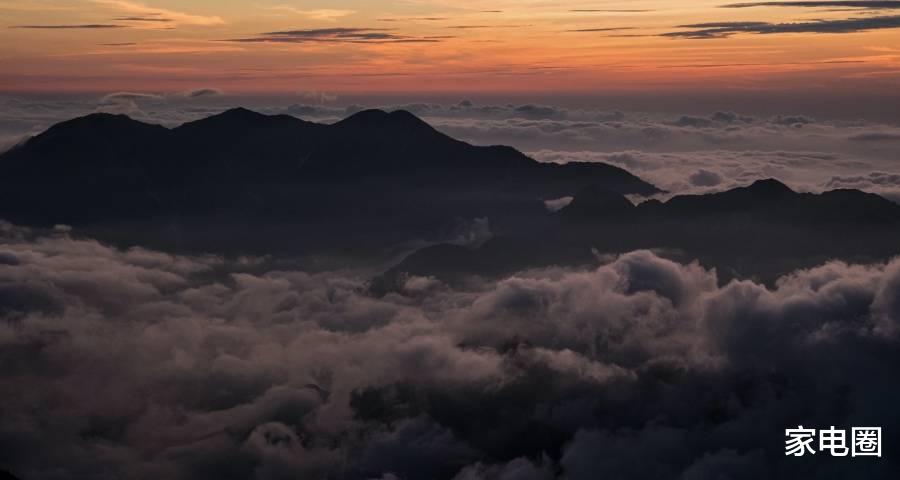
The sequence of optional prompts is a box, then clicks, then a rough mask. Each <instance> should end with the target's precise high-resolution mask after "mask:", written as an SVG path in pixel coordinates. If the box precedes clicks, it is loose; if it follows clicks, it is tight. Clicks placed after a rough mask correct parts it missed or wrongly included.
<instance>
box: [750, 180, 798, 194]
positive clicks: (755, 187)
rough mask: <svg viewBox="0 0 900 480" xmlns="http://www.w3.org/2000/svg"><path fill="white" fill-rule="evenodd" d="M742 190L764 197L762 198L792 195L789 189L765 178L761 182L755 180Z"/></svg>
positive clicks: (776, 181)
mask: <svg viewBox="0 0 900 480" xmlns="http://www.w3.org/2000/svg"><path fill="white" fill-rule="evenodd" d="M744 189H745V190H746V191H748V192H753V193H754V194H758V195H764V196H784V195H793V194H794V193H796V192H794V191H793V190H792V189H791V187H789V186H787V185H785V184H784V183H781V182H780V181H778V180H775V179H774V178H766V179H763V180H757V181H755V182H753V183H752V184H750V186H747V187H744Z"/></svg>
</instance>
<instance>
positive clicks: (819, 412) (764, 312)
mask: <svg viewBox="0 0 900 480" xmlns="http://www.w3.org/2000/svg"><path fill="white" fill-rule="evenodd" d="M0 235H2V243H0V315H2V322H0V364H2V365H0V366H2V369H3V371H4V375H3V377H2V378H0V394H2V395H3V396H4V398H5V399H6V400H5V401H4V405H3V408H2V410H0V416H2V421H0V464H2V465H5V466H7V467H9V468H11V469H12V470H13V471H14V472H16V473H17V474H18V475H20V476H22V477H24V478H28V479H44V478H101V477H108V476H109V475H114V476H119V477H155V478H173V479H177V478H192V479H198V478H256V479H275V478H360V479H368V478H371V479H401V478H402V479H418V478H447V479H452V478H456V479H460V480H462V479H501V478H502V479H506V478H517V479H518V478H523V479H553V478H565V479H570V480H576V479H593V478H598V476H599V477H607V476H611V477H614V478H622V479H631V478H635V479H637V478H684V479H696V478H701V479H712V478H763V477H765V478H812V477H815V476H817V475H820V474H824V473H826V472H827V473H828V474H832V475H838V476H851V475H857V476H858V475H859V474H860V472H865V473H866V474H870V475H874V476H883V477H884V478H888V477H889V476H891V474H896V473H897V471H898V470H897V469H898V467H900V466H898V464H897V463H896V462H897V461H896V459H897V458H898V457H897V455H896V454H897V450H896V448H895V447H894V446H895V445H898V443H897V441H896V432H893V431H892V430H891V429H890V428H888V429H887V430H886V432H885V434H886V435H887V437H886V439H885V448H886V449H887V450H886V455H885V458H884V459H881V460H880V461H871V462H866V461H865V460H861V459H856V460H854V461H838V460H832V459H829V458H816V462H804V461H797V460H796V459H793V458H786V457H785V456H784V452H783V429H784V428H785V427H786V426H795V425H796V424H799V423H802V424H804V425H821V426H823V427H824V426H828V425H832V424H834V425H843V426H848V427H849V426H851V425H863V424H874V425H883V426H885V427H889V426H891V425H897V424H898V423H900V414H898V413H897V411H896V409H895V408H894V406H895V405H896V404H897V402H898V401H900V389H897V388H896V385H895V381H894V379H895V372H893V365H896V364H897V362H898V360H900V344H898V341H900V337H898V335H900V329H898V327H900V262H898V261H894V262H891V263H888V264H882V265H870V266H862V265H847V264H844V263H841V262H831V263H828V264H826V265H823V266H821V267H818V268H815V269H811V270H805V271H798V272H796V273H794V274H792V275H790V276H787V277H785V278H783V279H781V280H780V281H779V282H778V285H777V288H775V289H774V290H770V289H767V288H765V287H763V286H760V285H757V284H754V283H752V282H748V281H735V282H732V283H729V284H727V285H724V286H719V285H718V282H717V279H716V275H715V273H714V272H711V271H708V270H705V269H704V268H702V267H700V266H698V265H696V264H691V265H680V264H677V263H673V262H670V261H668V260H664V259H661V258H659V257H657V256H655V255H654V254H652V253H650V252H633V253H630V254H627V255H623V256H621V257H618V258H615V259H610V260H608V261H607V262H606V263H604V264H601V265H598V266H597V267H596V268H594V269H590V270H563V269H547V270H540V271H530V272H521V273H519V274H517V275H515V276H512V277H510V278H506V279H504V280H501V281H498V282H495V283H485V284H483V285H482V286H481V287H479V288H475V289H474V290H468V291H457V290H453V289H451V288H449V287H447V286H445V285H442V284H441V283H439V282H437V281H435V280H433V279H429V278H415V277H414V278H409V279H408V280H407V281H406V283H405V287H404V289H403V291H402V293H400V294H392V295H389V296H387V297H384V298H375V297H372V296H371V295H369V294H367V293H366V292H367V290H366V285H365V282H364V281H363V280H362V278H364V277H362V276H359V275H357V274H353V273H351V272H343V273H337V272H332V273H318V274H311V273H305V272H302V271H294V270H291V269H285V268H278V269H275V268H273V267H271V266H267V265H268V264H267V262H266V260H264V259H239V260H224V259H220V258H217V257H184V256H174V255H168V254H164V253H161V252H154V251H148V250H145V249H140V248H136V249H131V250H127V251H122V250H116V249H112V248H109V247H106V246H103V245H100V244H98V243H96V242H94V241H91V240H89V239H77V238H73V237H72V236H71V233H69V232H68V231H67V229H58V230H57V231H56V232H51V233H44V234H39V233H35V232H30V231H27V230H24V229H20V228H15V227H12V226H10V225H3V226H2V229H0Z"/></svg>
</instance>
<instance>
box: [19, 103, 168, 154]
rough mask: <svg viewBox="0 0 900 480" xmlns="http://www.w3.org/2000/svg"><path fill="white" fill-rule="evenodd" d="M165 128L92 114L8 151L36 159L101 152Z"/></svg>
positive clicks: (153, 136)
mask: <svg viewBox="0 0 900 480" xmlns="http://www.w3.org/2000/svg"><path fill="white" fill-rule="evenodd" d="M168 131H169V130H168V129H167V128H165V127H163V126H161V125H156V124H150V123H144V122H140V121H138V120H134V119H133V118H131V117H129V116H127V115H122V114H112V113H92V114H90V115H85V116H83V117H78V118H73V119H72V120H67V121H65V122H61V123H57V124H56V125H53V126H52V127H50V128H48V129H47V130H46V131H44V132H42V133H40V134H38V135H36V136H34V137H32V138H30V139H29V140H27V141H26V142H24V143H22V144H20V145H18V146H17V147H16V148H14V149H12V150H10V151H9V152H7V153H9V154H10V155H28V154H31V155H34V156H36V157H38V158H36V159H35V165H37V163H36V162H39V161H43V160H49V159H50V157H54V156H57V155H60V156H66V157H69V158H74V157H77V156H78V155H82V154H83V155H103V151H104V149H107V148H108V147H109V146H110V145H121V144H127V143H133V142H143V141H148V140H150V141H152V139H157V138H159V137H161V136H163V135H165V134H166V133H167V132H168Z"/></svg>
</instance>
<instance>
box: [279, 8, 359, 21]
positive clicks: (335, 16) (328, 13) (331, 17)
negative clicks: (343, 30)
mask: <svg viewBox="0 0 900 480" xmlns="http://www.w3.org/2000/svg"><path fill="white" fill-rule="evenodd" d="M271 8H272V9H274V10H282V11H286V12H290V13H294V14H297V15H301V16H304V17H306V18H309V19H310V20H317V21H322V22H334V21H337V20H339V19H341V18H343V17H347V16H350V15H353V14H354V13H356V11H355V10H341V9H333V8H319V9H311V10H303V9H300V8H297V7H292V6H290V5H275V6H273V7H271Z"/></svg>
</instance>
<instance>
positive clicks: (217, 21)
mask: <svg viewBox="0 0 900 480" xmlns="http://www.w3.org/2000/svg"><path fill="white" fill-rule="evenodd" d="M92 1H93V2H94V3H96V4H99V5H103V6H106V7H108V8H111V9H113V10H116V11H118V12H122V13H125V14H127V16H130V17H135V18H156V17H163V18H166V19H169V20H171V22H172V23H174V24H178V25H198V26H214V25H222V24H224V23H225V21H224V20H223V19H222V18H221V17H218V16H207V15H196V14H190V13H184V12H180V11H176V10H169V9H164V8H156V7H150V6H147V5H144V4H142V3H137V2H131V1H128V0H92Z"/></svg>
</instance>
